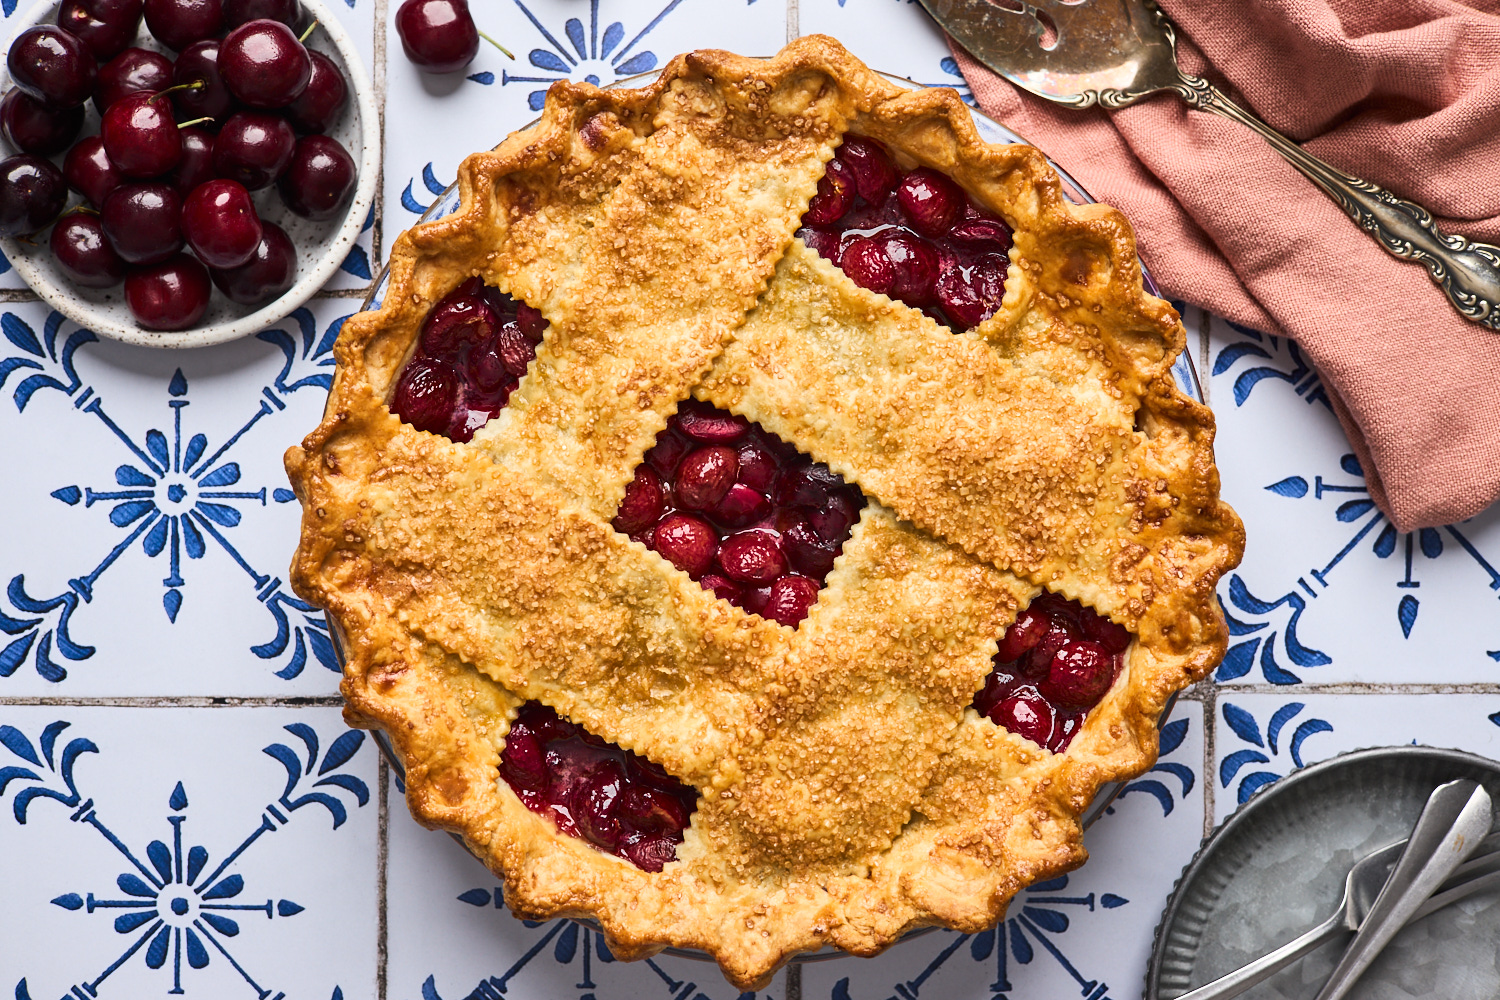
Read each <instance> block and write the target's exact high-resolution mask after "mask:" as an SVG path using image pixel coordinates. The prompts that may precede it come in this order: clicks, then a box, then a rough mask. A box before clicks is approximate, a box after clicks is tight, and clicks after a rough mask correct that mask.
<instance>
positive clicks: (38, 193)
mask: <svg viewBox="0 0 1500 1000" xmlns="http://www.w3.org/2000/svg"><path fill="white" fill-rule="evenodd" d="M67 201H68V184H67V181H65V180H64V179H63V175H62V171H61V170H58V169H57V167H55V166H54V165H53V164H52V161H51V160H44V159H42V158H41V157H40V156H32V155H31V154H30V153H22V154H20V155H19V156H12V157H9V158H7V159H5V160H0V236H26V235H29V234H31V233H34V232H37V231H38V230H40V229H42V228H44V227H45V226H47V225H49V224H50V223H51V222H52V220H53V219H55V218H57V214H58V213H59V212H61V211H62V210H63V206H64V205H65V204H67Z"/></svg>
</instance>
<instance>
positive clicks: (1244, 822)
mask: <svg viewBox="0 0 1500 1000" xmlns="http://www.w3.org/2000/svg"><path fill="white" fill-rule="evenodd" d="M1401 758H1409V760H1402V763H1403V764H1417V763H1420V762H1427V763H1429V764H1431V765H1433V766H1434V767H1435V768H1436V767H1439V766H1441V767H1442V768H1444V769H1449V768H1451V769H1453V770H1454V771H1458V770H1460V769H1466V770H1467V771H1469V772H1471V773H1472V772H1475V771H1486V772H1489V773H1490V774H1492V775H1494V777H1495V780H1496V782H1500V761H1495V760H1491V759H1490V758H1488V757H1482V756H1480V755H1479V754H1474V753H1469V752H1468V751H1466V750H1455V749H1447V748H1443V747H1430V746H1425V745H1422V744H1415V743H1410V744H1402V745H1398V746H1390V747H1367V748H1363V749H1359V750H1350V751H1348V752H1347V753H1342V754H1339V755H1338V756H1336V757H1330V758H1328V759H1327V760H1323V761H1319V762H1318V763H1316V764H1309V765H1308V766H1307V767H1304V768H1299V769H1298V770H1296V771H1293V772H1292V773H1291V774H1289V775H1287V776H1286V777H1284V778H1280V779H1278V780H1276V781H1275V782H1272V783H1271V784H1269V785H1266V786H1264V787H1263V788H1260V789H1258V790H1257V791H1256V792H1255V794H1254V795H1252V796H1251V797H1250V798H1249V799H1248V800H1246V801H1245V802H1244V803H1242V804H1241V805H1240V806H1239V807H1238V808H1236V809H1235V811H1234V812H1232V813H1230V814H1229V816H1227V817H1226V818H1225V819H1224V821H1223V822H1222V823H1220V824H1219V825H1218V827H1217V828H1216V829H1215V830H1214V832H1213V833H1212V834H1210V835H1209V836H1208V837H1206V838H1204V840H1203V842H1202V843H1201V844H1200V845H1199V847H1198V852H1197V853H1196V854H1194V855H1193V859H1192V860H1191V861H1189V862H1188V863H1187V865H1186V866H1185V867H1184V868H1183V869H1182V874H1181V875H1179V876H1178V878H1177V882H1176V884H1175V885H1173V886H1172V895H1171V897H1170V898H1168V900H1167V905H1166V908H1165V909H1163V910H1162V915H1161V919H1160V920H1159V921H1158V922H1157V925H1156V932H1155V934H1154V935H1153V937H1152V942H1151V960H1150V962H1149V963H1148V964H1147V966H1146V982H1145V991H1144V993H1143V994H1142V997H1143V1000H1175V998H1162V997H1161V989H1162V984H1161V978H1162V965H1163V963H1164V962H1165V960H1166V946H1167V937H1168V934H1169V933H1170V932H1171V930H1172V929H1173V928H1174V927H1175V926H1176V925H1177V924H1178V922H1179V921H1180V920H1182V919H1185V918H1184V917H1183V916H1182V910H1183V907H1184V904H1185V903H1186V902H1187V899H1188V895H1189V893H1190V892H1191V890H1192V888H1193V887H1194V886H1195V885H1196V884H1197V881H1198V879H1200V878H1202V877H1203V876H1204V875H1205V874H1206V873H1207V872H1209V871H1210V870H1214V869H1215V866H1216V864H1217V862H1218V861H1219V858H1218V856H1217V855H1218V852H1219V851H1220V850H1221V849H1222V848H1223V845H1224V844H1225V843H1226V842H1228V841H1229V840H1231V839H1232V838H1234V837H1235V836H1236V835H1237V834H1238V833H1239V831H1240V830H1241V829H1242V828H1244V827H1246V826H1248V825H1250V824H1251V823H1256V822H1259V821H1260V820H1261V817H1262V815H1263V814H1264V813H1265V812H1266V811H1267V810H1274V809H1275V808H1276V807H1277V805H1278V804H1279V803H1280V802H1281V801H1282V800H1284V799H1286V798H1287V797H1289V796H1295V795H1298V794H1299V793H1300V792H1301V788H1302V786H1303V785H1305V784H1308V783H1309V782H1313V781H1320V780H1323V779H1324V778H1325V777H1326V776H1327V775H1328V774H1329V773H1330V772H1333V771H1341V770H1356V771H1357V770H1361V769H1365V768H1371V767H1378V766H1379V765H1381V764H1382V763H1385V762H1388V761H1392V760H1397V759H1401ZM1454 776H1457V775H1456V774H1455V775H1454ZM1336 901H1337V900H1335V899H1330V900H1329V903H1330V904H1332V903H1334V902H1336ZM1193 954H1196V950H1195V951H1194V952H1193Z"/></svg>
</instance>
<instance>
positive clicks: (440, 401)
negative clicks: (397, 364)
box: [391, 358, 459, 434]
mask: <svg viewBox="0 0 1500 1000" xmlns="http://www.w3.org/2000/svg"><path fill="white" fill-rule="evenodd" d="M458 396H459V379H458V372H456V371H454V370H453V366H452V365H450V364H448V363H447V362H446V361H439V360H437V359H435V358H413V359H412V360H411V362H409V363H408V364H407V366H406V367H405V368H404V369H403V370H402V372H401V377H400V378H399V379H397V381H396V392H395V395H394V396H393V397H392V398H391V411H392V412H393V413H395V414H396V416H398V417H400V418H401V419H402V420H404V421H405V422H407V423H408V424H411V425H412V426H413V427H415V428H416V429H417V430H419V431H428V432H430V433H433V434H446V433H448V429H449V425H450V424H451V423H452V422H453V411H454V407H455V406H456V405H457V403H458Z"/></svg>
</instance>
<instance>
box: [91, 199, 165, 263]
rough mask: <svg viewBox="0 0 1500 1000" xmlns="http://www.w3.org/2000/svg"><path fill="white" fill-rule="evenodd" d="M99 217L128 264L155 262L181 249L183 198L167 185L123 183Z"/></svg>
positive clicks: (106, 203) (106, 233) (111, 242)
mask: <svg viewBox="0 0 1500 1000" xmlns="http://www.w3.org/2000/svg"><path fill="white" fill-rule="evenodd" d="M99 217H100V220H101V221H102V222H103V224H104V233H105V235H106V236H108V237H109V242H110V245H111V246H113V247H114V248H115V252H116V253H118V254H119V255H120V256H121V257H123V258H124V259H125V260H126V261H127V262H129V263H131V264H157V263H160V262H161V261H164V260H166V259H167V258H169V257H171V256H172V255H173V254H175V253H177V251H179V250H181V249H182V199H181V198H180V197H179V196H178V194H177V190H176V189H175V188H173V187H172V186H171V185H170V184H162V183H155V184H152V183H146V184H122V185H120V186H119V187H117V188H115V189H114V190H113V191H111V192H110V194H109V197H107V198H105V199H104V205H103V207H102V208H101V209H100V210H99Z"/></svg>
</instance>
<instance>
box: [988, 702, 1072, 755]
mask: <svg viewBox="0 0 1500 1000" xmlns="http://www.w3.org/2000/svg"><path fill="white" fill-rule="evenodd" d="M1056 717H1057V710H1056V709H1054V708H1053V707H1052V706H1051V705H1049V704H1048V703H1047V699H1045V698H1043V697H1042V696H1041V695H1039V694H1034V693H1031V692H1028V691H1022V692H1019V693H1017V694H1014V695H1011V696H1010V697H1009V698H1006V699H1004V700H1003V701H1001V702H1000V703H999V704H998V705H996V706H995V707H994V708H993V709H992V710H991V711H990V720H991V721H992V722H994V723H995V724H996V725H998V726H1003V727H1004V728H1006V729H1008V730H1010V731H1011V732H1013V733H1015V734H1016V735H1017V736H1022V737H1025V738H1026V739H1028V740H1030V741H1031V742H1033V743H1035V744H1036V745H1038V746H1046V745H1047V743H1048V740H1049V739H1050V737H1051V736H1052V727H1053V724H1054V722H1055V721H1056Z"/></svg>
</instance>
